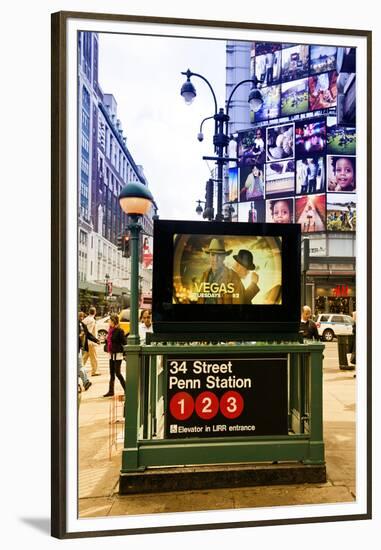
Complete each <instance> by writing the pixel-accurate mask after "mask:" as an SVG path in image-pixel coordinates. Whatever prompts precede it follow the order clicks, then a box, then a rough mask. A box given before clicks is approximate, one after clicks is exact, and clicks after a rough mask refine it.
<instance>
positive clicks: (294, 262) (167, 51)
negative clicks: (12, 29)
mask: <svg viewBox="0 0 381 550" xmlns="http://www.w3.org/2000/svg"><path fill="white" fill-rule="evenodd" d="M184 100H185V101H184ZM371 132H372V126H371V32H370V31H365V30H347V29H328V28H327V29H318V28H313V27H289V26H282V25H268V24H251V23H244V22H242V23H237V22H234V23H233V22H231V23H229V22H222V21H210V20H205V21H202V20H185V19H171V18H158V17H145V16H144V17H143V16H128V15H111V14H99V13H96V14H95V13H94V14H91V13H76V12H59V13H55V14H53V15H52V160H53V162H52V258H53V266H52V315H53V317H54V318H55V319H56V321H57V326H58V327H59V329H58V330H57V331H54V332H53V335H52V350H53V351H52V535H53V536H55V537H58V538H78V537H90V536H105V535H120V534H138V533H159V532H169V531H189V530H202V529H222V528H233V527H253V526H257V525H281V524H296V523H309V522H325V521H342V520H360V519H369V518H371V498H372V494H371V420H372V419H371V347H370V338H369V334H370V328H371V307H372V306H371V304H372V299H371V285H370V273H371V252H370V250H371V208H370V205H371V197H372V188H371V185H372V183H371V182H372V180H371V140H370V139H369V136H371ZM210 222H213V223H210ZM277 224H282V225H277ZM173 228H181V230H180V229H176V230H175V229H173ZM174 266H176V269H175V268H174ZM282 285H283V289H282ZM286 286H287V289H286ZM158 289H159V290H158ZM303 306H304V307H303ZM302 307H303V309H302ZM301 309H302V321H300V316H301ZM306 312H307V313H306ZM303 315H307V317H303ZM311 316H312V319H313V321H312V319H310V317H311ZM302 323H303V327H304V328H303V329H301V328H300V327H302ZM306 327H307V328H306ZM311 327H312V328H311ZM303 330H307V332H306V333H303ZM310 330H311V332H310ZM357 364H359V365H360V368H359V370H358V372H357V371H356V365H357ZM205 512H207V513H205Z"/></svg>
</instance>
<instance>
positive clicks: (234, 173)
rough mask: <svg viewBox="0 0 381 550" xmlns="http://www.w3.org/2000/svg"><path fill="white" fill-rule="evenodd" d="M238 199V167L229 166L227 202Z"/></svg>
mask: <svg viewBox="0 0 381 550" xmlns="http://www.w3.org/2000/svg"><path fill="white" fill-rule="evenodd" d="M237 201H238V168H237V167H236V166H235V167H230V168H229V202H237Z"/></svg>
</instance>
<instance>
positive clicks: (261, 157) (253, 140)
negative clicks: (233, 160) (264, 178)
mask: <svg viewBox="0 0 381 550" xmlns="http://www.w3.org/2000/svg"><path fill="white" fill-rule="evenodd" d="M265 146H266V132H265V128H254V129H253V130H248V131H247V132H240V133H239V135H238V165H239V166H252V165H254V164H258V165H261V164H263V163H264V162H265V160H266V153H265Z"/></svg>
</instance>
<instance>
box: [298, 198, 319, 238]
mask: <svg viewBox="0 0 381 550" xmlns="http://www.w3.org/2000/svg"><path fill="white" fill-rule="evenodd" d="M325 207H326V195H325V193H324V194H322V195H307V196H306V195H304V196H302V197H298V198H296V199H295V222H296V223H300V225H301V231H302V233H316V232H318V231H325V219H326V214H325Z"/></svg>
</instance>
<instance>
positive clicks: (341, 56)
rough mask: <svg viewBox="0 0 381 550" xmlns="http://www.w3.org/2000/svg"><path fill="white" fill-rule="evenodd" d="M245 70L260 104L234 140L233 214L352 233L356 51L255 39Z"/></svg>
mask: <svg viewBox="0 0 381 550" xmlns="http://www.w3.org/2000/svg"><path fill="white" fill-rule="evenodd" d="M250 72H251V78H256V80H257V88H258V89H259V90H260V91H261V94H262V99H263V104H262V106H261V108H260V109H259V110H258V111H257V112H255V113H254V112H252V111H251V112H250V120H251V123H252V125H251V127H250V128H249V129H247V130H243V131H239V132H238V137H236V142H237V157H238V163H237V164H236V165H234V164H233V163H231V164H230V166H229V190H228V195H229V202H230V210H231V213H232V219H233V220H236V221H245V222H247V221H248V222H270V223H271V222H273V223H300V224H301V229H302V233H316V232H321V231H355V230H356V95H355V88H356V51H355V48H345V47H336V46H319V45H305V44H301V45H296V44H280V43H270V42H254V43H252V46H251V61H250ZM236 136H237V134H236Z"/></svg>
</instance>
